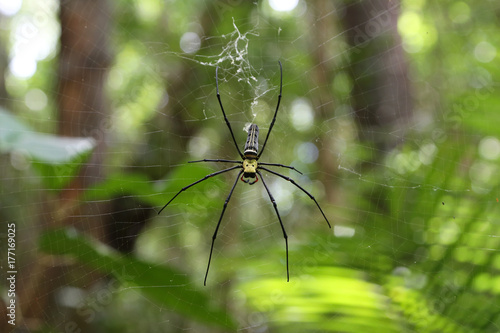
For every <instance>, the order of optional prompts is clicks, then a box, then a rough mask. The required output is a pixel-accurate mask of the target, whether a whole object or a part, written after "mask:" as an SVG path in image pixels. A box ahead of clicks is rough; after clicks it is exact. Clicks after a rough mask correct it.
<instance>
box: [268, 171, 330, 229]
mask: <svg viewBox="0 0 500 333" xmlns="http://www.w3.org/2000/svg"><path fill="white" fill-rule="evenodd" d="M260 164H261V165H262V163H260ZM261 169H262V170H266V171H267V172H270V173H272V174H274V175H276V176H278V177H281V178H283V179H284V180H288V181H289V182H290V183H292V184H293V185H295V186H297V187H298V188H300V189H301V190H302V192H304V193H305V194H307V195H308V196H309V198H311V199H312V200H313V201H314V202H315V203H316V206H318V208H319V211H320V212H321V214H322V215H323V217H324V218H325V221H326V223H327V224H328V226H329V227H330V229H331V228H332V226H331V225H330V222H328V219H327V218H326V216H325V213H323V210H322V209H321V207H320V206H319V203H318V202H317V201H316V199H315V198H314V197H313V196H312V194H311V193H309V192H307V191H306V190H304V188H302V187H301V186H300V185H299V184H297V183H296V182H295V181H294V180H293V179H292V178H290V177H287V176H284V175H282V174H279V173H277V172H274V171H272V170H269V169H267V168H264V167H261ZM259 174H260V173H259Z"/></svg>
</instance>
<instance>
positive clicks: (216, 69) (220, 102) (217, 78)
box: [215, 66, 243, 159]
mask: <svg viewBox="0 0 500 333" xmlns="http://www.w3.org/2000/svg"><path fill="white" fill-rule="evenodd" d="M218 72H219V66H217V68H215V86H216V88H217V99H218V100H219V105H220V109H221V110H222V114H223V115H224V120H225V121H226V124H227V127H228V128H229V132H231V137H232V138H233V142H234V146H235V147H236V150H237V151H238V154H240V156H241V159H243V154H242V153H241V151H240V148H238V144H237V143H236V139H235V138H234V134H233V129H232V128H231V124H230V123H229V120H227V117H226V112H224V107H223V106H222V101H221V100H220V94H219V76H218Z"/></svg>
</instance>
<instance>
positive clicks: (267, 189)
mask: <svg viewBox="0 0 500 333" xmlns="http://www.w3.org/2000/svg"><path fill="white" fill-rule="evenodd" d="M256 171H257V173H258V174H259V176H260V179H262V184H264V187H265V188H266V191H267V194H269V199H271V202H272V203H273V207H274V211H275V212H276V215H277V216H278V220H279V221H280V225H281V230H282V231H283V237H284V238H285V248H286V281H287V282H288V281H290V272H289V270H288V235H287V234H286V231H285V227H284V226H283V222H282V221H281V217H280V213H279V212H278V206H277V205H276V201H275V200H274V198H273V195H272V194H271V191H269V188H268V187H267V184H266V182H265V181H264V177H262V174H261V173H260V172H259V170H256Z"/></svg>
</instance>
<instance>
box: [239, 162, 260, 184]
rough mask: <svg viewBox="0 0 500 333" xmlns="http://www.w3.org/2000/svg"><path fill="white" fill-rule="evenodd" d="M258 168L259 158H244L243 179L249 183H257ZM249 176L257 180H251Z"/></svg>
mask: <svg viewBox="0 0 500 333" xmlns="http://www.w3.org/2000/svg"><path fill="white" fill-rule="evenodd" d="M256 170H257V160H254V159H245V160H243V176H241V180H242V181H243V182H245V183H247V184H250V185H253V184H255V183H256V182H257V181H258V180H259V178H257V175H256V172H257V171H256ZM249 178H255V181H252V182H250V179H249Z"/></svg>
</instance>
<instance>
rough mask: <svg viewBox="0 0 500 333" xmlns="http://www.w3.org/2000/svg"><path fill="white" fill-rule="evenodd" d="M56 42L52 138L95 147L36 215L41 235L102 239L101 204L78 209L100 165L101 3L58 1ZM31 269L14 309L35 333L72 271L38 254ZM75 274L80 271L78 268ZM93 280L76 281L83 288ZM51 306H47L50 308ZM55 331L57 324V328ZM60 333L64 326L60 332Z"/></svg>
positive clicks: (104, 15) (106, 28) (104, 25)
mask: <svg viewBox="0 0 500 333" xmlns="http://www.w3.org/2000/svg"><path fill="white" fill-rule="evenodd" d="M60 21H61V39H60V54H59V68H58V84H57V97H56V98H57V102H58V112H59V114H58V122H59V128H58V134H60V135H62V136H72V137H84V136H85V137H89V136H92V137H93V138H94V139H95V140H96V141H97V147H96V148H95V150H94V152H93V154H92V157H91V158H90V159H89V161H88V162H87V163H86V164H84V165H83V166H82V168H81V170H80V172H79V175H78V176H76V177H75V179H74V180H73V181H72V182H71V183H70V184H69V185H68V186H67V187H66V188H65V189H63V190H61V191H60V194H59V195H58V196H57V197H55V198H54V197H53V194H51V193H48V194H47V199H46V202H47V203H48V204H47V205H45V207H44V208H43V209H45V210H44V211H43V212H42V213H41V214H40V216H41V223H42V226H41V229H42V230H46V229H49V228H54V227H60V226H65V225H72V226H76V227H77V228H78V229H80V230H83V231H85V232H86V233H89V234H92V235H93V236H94V237H97V238H100V239H103V238H104V230H105V229H104V228H103V226H102V224H103V221H102V218H103V217H104V216H106V214H105V209H106V208H105V207H103V205H102V204H101V203H86V204H83V205H82V203H81V199H80V197H81V194H82V193H83V191H84V190H85V189H86V188H87V187H88V186H89V185H91V184H93V183H95V182H98V181H99V180H101V179H103V177H104V176H103V170H102V160H103V152H104V149H105V137H106V133H105V130H104V129H103V124H104V123H105V120H106V118H107V117H108V114H109V105H108V102H107V100H106V97H105V91H106V89H105V86H104V85H105V81H106V74H107V71H108V68H109V65H110V60H111V55H110V51H109V48H108V45H109V32H110V7H109V2H108V1H106V0H90V1H89V0H72V1H61V6H60ZM37 256H38V257H37V258H33V260H32V261H31V262H33V263H34V264H33V266H31V267H29V268H27V269H26V270H25V272H24V274H23V277H24V280H23V281H22V284H23V286H22V287H21V288H20V306H21V309H22V316H23V321H24V324H25V325H26V327H27V328H28V329H29V330H39V329H41V327H43V326H44V325H45V324H46V323H49V324H50V321H51V319H52V318H56V317H58V319H59V320H60V319H61V316H60V312H61V311H62V310H58V308H57V307H54V306H53V305H54V303H52V302H54V292H55V291H57V290H59V288H60V287H61V286H64V285H65V284H67V281H66V277H67V276H68V272H71V270H72V269H73V268H74V267H72V266H68V264H67V263H65V262H62V260H61V259H60V258H58V257H52V256H47V255H44V254H38V255H37ZM78 269H81V268H78ZM93 281H94V276H93V274H86V278H85V279H82V280H80V282H81V284H82V286H81V287H86V286H87V285H89V284H91V283H92V282H93ZM50 305H52V306H50ZM57 324H58V325H59V324H61V323H57ZM61 327H64V326H61Z"/></svg>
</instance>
